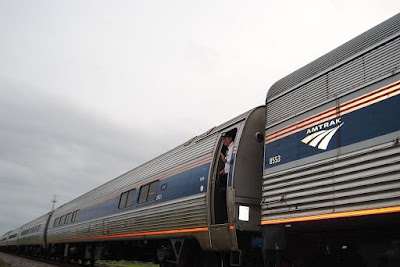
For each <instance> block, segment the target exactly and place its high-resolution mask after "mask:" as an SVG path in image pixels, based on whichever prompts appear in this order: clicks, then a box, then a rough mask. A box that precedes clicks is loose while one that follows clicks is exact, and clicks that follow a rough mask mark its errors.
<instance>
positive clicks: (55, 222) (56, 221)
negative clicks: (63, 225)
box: [53, 218, 60, 226]
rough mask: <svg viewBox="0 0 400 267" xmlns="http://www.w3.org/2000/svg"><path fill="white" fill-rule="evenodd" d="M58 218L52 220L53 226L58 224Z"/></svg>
mask: <svg viewBox="0 0 400 267" xmlns="http://www.w3.org/2000/svg"><path fill="white" fill-rule="evenodd" d="M59 219H60V218H56V219H55V220H54V225H53V226H57V225H58V220H59Z"/></svg>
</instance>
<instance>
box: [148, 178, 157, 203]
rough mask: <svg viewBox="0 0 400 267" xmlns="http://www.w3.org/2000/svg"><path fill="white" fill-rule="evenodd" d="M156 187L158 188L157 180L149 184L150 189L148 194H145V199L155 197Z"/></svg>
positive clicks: (150, 199) (149, 199)
mask: <svg viewBox="0 0 400 267" xmlns="http://www.w3.org/2000/svg"><path fill="white" fill-rule="evenodd" d="M157 189H158V181H155V182H152V183H151V184H150V189H149V194H148V196H147V201H153V200H154V199H156V194H157Z"/></svg>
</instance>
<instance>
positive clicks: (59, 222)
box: [53, 210, 79, 226]
mask: <svg viewBox="0 0 400 267" xmlns="http://www.w3.org/2000/svg"><path fill="white" fill-rule="evenodd" d="M78 214H79V210H76V211H74V212H72V216H71V212H70V213H68V214H66V215H63V216H61V217H58V218H56V219H55V220H54V224H53V226H59V225H63V224H67V223H70V222H75V221H76V220H77V219H78Z"/></svg>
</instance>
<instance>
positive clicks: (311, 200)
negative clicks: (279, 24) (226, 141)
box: [261, 14, 400, 266]
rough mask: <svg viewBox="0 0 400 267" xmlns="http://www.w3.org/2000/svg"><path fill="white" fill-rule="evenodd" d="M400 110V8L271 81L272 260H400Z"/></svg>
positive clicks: (267, 241)
mask: <svg viewBox="0 0 400 267" xmlns="http://www.w3.org/2000/svg"><path fill="white" fill-rule="evenodd" d="M289 107H290V108H289ZM399 116H400V14H397V15H396V16H394V17H392V18H390V19H388V20H387V21H385V22H383V23H381V24H379V25H378V26H376V27H374V28H372V29H371V30H369V31H367V32H365V33H363V34H361V35H360V36H358V37H356V38H354V39H352V40H350V41H349V42H347V43H345V44H343V45H342V46H340V47H338V48H337V49H335V50H333V51H331V52H330V53H328V54H326V55H324V56H322V57H320V58H318V59H317V60H315V61H313V62H311V63H310V64H308V65H306V66H304V67H303V68H301V69H299V70H297V71H295V72H294V73H292V74H290V75H288V76H287V77H284V78H283V79H281V80H279V81H277V82H276V83H275V84H274V85H273V86H272V87H271V88H270V90H269V92H268V95H267V100H266V134H265V162H264V176H263V184H262V191H263V192H262V204H261V205H262V218H261V224H262V226H263V237H264V238H263V239H264V250H265V251H266V252H269V256H268V257H269V260H271V261H276V260H278V261H286V264H292V263H293V262H294V261H293V260H292V259H297V261H298V260H299V259H301V262H302V264H304V265H306V266H308V265H310V266H315V265H317V263H316V262H315V261H316V259H318V260H317V262H318V264H320V265H319V266H395V265H396V266H400V265H399V264H400V255H399V253H397V254H394V255H392V256H390V255H391V253H392V252H391V251H393V250H399V249H400V247H399V245H400V228H399V222H400V221H399V219H400V217H399V211H400V164H399V162H400V119H399ZM285 253H286V254H285ZM265 254H268V253H265ZM350 255H351V256H350ZM274 259H276V260H274ZM381 261H387V262H388V263H387V264H388V265H385V264H384V263H383V262H381ZM364 264H365V265H364ZM296 266H297V265H296Z"/></svg>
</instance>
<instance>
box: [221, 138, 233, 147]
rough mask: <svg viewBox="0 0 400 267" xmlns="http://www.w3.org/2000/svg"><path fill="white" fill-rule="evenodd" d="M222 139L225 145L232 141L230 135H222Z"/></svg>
mask: <svg viewBox="0 0 400 267" xmlns="http://www.w3.org/2000/svg"><path fill="white" fill-rule="evenodd" d="M222 141H223V143H224V145H225V146H229V144H230V143H232V137H231V136H224V137H222Z"/></svg>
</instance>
